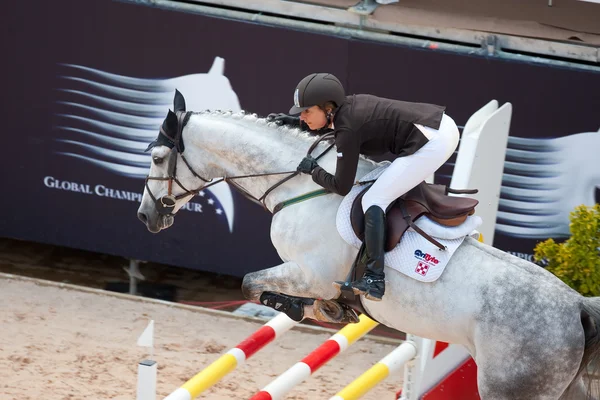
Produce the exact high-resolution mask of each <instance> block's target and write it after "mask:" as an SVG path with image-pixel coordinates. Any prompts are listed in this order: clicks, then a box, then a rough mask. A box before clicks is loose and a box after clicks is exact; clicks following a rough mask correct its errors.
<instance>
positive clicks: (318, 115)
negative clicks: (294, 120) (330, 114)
mask: <svg viewBox="0 0 600 400" xmlns="http://www.w3.org/2000/svg"><path fill="white" fill-rule="evenodd" d="M300 120H302V121H304V122H305V123H306V124H307V125H308V127H309V128H310V129H311V130H317V129H321V128H323V127H324V126H325V125H326V124H327V117H326V115H325V111H323V110H321V109H320V108H319V106H312V107H311V108H307V109H306V110H304V111H302V113H301V114H300Z"/></svg>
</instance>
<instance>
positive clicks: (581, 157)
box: [496, 131, 600, 239]
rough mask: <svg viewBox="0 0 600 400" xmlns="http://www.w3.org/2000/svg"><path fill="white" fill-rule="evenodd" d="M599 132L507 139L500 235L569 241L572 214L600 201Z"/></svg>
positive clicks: (499, 214)
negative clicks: (570, 215) (559, 136)
mask: <svg viewBox="0 0 600 400" xmlns="http://www.w3.org/2000/svg"><path fill="white" fill-rule="evenodd" d="M598 149H600V131H598V132H586V133H579V134H574V135H570V136H565V137H561V138H554V139H528V138H518V137H509V138H508V149H507V153H506V161H505V164H504V174H503V178H502V189H501V196H500V197H501V198H500V204H499V208H498V218H497V220H496V231H497V232H500V233H503V234H505V235H508V236H513V237H519V238H526V239H546V238H550V237H552V238H566V237H569V236H570V232H569V213H570V212H571V211H573V210H574V208H575V207H576V206H578V205H581V204H585V205H587V206H592V205H594V204H595V203H596V202H598V201H600V198H599V197H600V161H598V154H597V153H598Z"/></svg>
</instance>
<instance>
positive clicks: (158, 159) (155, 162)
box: [152, 157, 164, 165]
mask: <svg viewBox="0 0 600 400" xmlns="http://www.w3.org/2000/svg"><path fill="white" fill-rule="evenodd" d="M163 160H164V158H162V157H152V161H154V164H156V165H160V164H162V162H163Z"/></svg>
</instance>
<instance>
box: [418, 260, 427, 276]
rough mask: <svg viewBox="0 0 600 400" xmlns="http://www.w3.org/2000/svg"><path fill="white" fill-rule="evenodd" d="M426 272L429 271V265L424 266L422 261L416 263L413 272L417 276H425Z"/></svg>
mask: <svg viewBox="0 0 600 400" xmlns="http://www.w3.org/2000/svg"><path fill="white" fill-rule="evenodd" d="M427 271H429V265H428V264H425V263H424V262H423V261H419V262H418V263H417V268H415V272H416V273H417V274H419V275H423V276H425V275H427Z"/></svg>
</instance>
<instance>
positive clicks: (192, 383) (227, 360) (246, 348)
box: [164, 313, 298, 400]
mask: <svg viewBox="0 0 600 400" xmlns="http://www.w3.org/2000/svg"><path fill="white" fill-rule="evenodd" d="M297 324H298V323H297V322H296V321H294V320H292V319H291V318H289V317H288V316H287V315H285V314H284V313H279V314H278V315H277V316H276V317H274V318H273V319H271V320H270V321H269V322H267V323H266V324H265V325H263V326H262V327H261V328H260V329H259V330H257V331H256V332H254V333H253V334H252V335H250V336H249V337H248V338H247V339H246V340H244V341H243V342H241V343H240V344H238V345H237V346H235V347H234V348H232V349H231V350H229V351H228V352H227V353H225V354H223V355H222V356H221V357H219V359H217V360H216V361H215V362H213V363H212V364H211V365H209V366H208V367H206V368H205V369H203V370H202V371H201V372H199V373H198V374H197V375H196V376H194V377H193V378H192V379H190V380H189V381H187V382H186V383H184V384H183V386H181V387H180V388H179V389H177V390H175V391H174V392H173V393H171V394H170V395H168V396H167V397H165V399H164V400H192V399H195V398H196V397H197V396H198V395H199V394H200V393H202V392H203V391H205V390H206V389H208V388H210V387H211V386H213V385H214V384H215V383H217V382H218V381H219V380H221V379H222V378H223V377H224V376H225V375H227V374H228V373H230V372H231V371H233V370H234V369H235V368H236V367H237V366H238V365H242V364H243V363H244V362H245V361H246V359H248V358H250V357H251V356H252V355H253V354H254V353H256V352H257V351H259V350H260V349H262V348H263V347H265V346H266V345H267V344H269V343H271V342H272V341H273V340H274V339H275V338H277V337H279V336H281V335H282V334H283V333H285V332H287V331H288V330H290V329H291V328H292V327H294V326H295V325H297Z"/></svg>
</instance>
